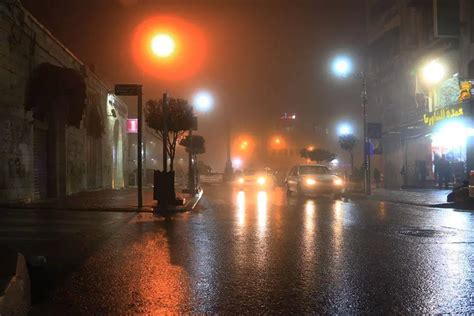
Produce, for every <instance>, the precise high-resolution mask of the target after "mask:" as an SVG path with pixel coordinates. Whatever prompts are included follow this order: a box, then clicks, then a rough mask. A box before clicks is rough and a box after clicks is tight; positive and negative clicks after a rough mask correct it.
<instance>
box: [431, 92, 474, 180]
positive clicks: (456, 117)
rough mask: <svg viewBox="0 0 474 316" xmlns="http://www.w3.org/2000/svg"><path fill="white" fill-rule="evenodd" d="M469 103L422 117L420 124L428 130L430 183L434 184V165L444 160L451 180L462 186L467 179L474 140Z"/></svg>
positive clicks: (464, 102)
mask: <svg viewBox="0 0 474 316" xmlns="http://www.w3.org/2000/svg"><path fill="white" fill-rule="evenodd" d="M471 107H472V105H471V99H470V97H469V98H466V99H465V100H463V102H461V103H458V104H456V105H453V106H448V107H444V108H440V109H438V110H435V111H433V112H429V113H425V114H424V115H423V123H424V125H425V126H426V128H427V132H428V134H427V135H426V136H427V137H428V138H429V140H430V142H431V148H430V149H431V161H430V166H429V170H428V173H429V174H430V175H431V176H430V178H431V180H436V174H435V169H436V167H435V166H436V164H437V161H438V160H439V159H441V158H442V157H445V158H446V159H447V160H448V161H449V162H450V164H451V172H452V176H453V180H454V181H456V182H458V183H459V182H462V180H464V179H465V175H466V171H467V169H466V166H467V165H472V164H468V160H472V157H471V156H472V155H469V154H468V152H469V149H470V148H469V146H470V145H468V144H470V143H471V142H470V139H471V138H472V137H474V125H473V123H472V118H471V113H472V111H471Z"/></svg>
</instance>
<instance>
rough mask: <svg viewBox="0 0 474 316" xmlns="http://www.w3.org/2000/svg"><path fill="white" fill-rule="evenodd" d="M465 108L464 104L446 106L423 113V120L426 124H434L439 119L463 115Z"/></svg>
mask: <svg viewBox="0 0 474 316" xmlns="http://www.w3.org/2000/svg"><path fill="white" fill-rule="evenodd" d="M463 115H464V110H463V108H462V106H458V107H446V108H442V109H439V110H436V111H433V112H430V113H427V114H424V115H423V122H424V123H425V124H426V125H429V126H432V125H434V124H436V123H437V122H439V121H442V120H444V119H447V118H451V117H457V116H463Z"/></svg>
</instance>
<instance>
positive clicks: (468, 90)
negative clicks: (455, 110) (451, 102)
mask: <svg viewBox="0 0 474 316" xmlns="http://www.w3.org/2000/svg"><path fill="white" fill-rule="evenodd" d="M459 86H460V91H459V97H458V101H459V103H462V102H463V101H464V100H469V99H470V98H471V95H472V83H471V82H470V81H463V82H461V84H460V85H459Z"/></svg>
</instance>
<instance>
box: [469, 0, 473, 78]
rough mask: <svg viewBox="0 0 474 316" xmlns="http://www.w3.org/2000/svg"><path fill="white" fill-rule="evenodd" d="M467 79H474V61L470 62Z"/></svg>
mask: <svg viewBox="0 0 474 316" xmlns="http://www.w3.org/2000/svg"><path fill="white" fill-rule="evenodd" d="M472 6H473V7H474V4H472ZM472 22H473V25H474V20H473V21H472ZM471 34H473V33H471ZM467 77H468V78H469V79H474V60H471V61H470V62H469V65H468V66H467Z"/></svg>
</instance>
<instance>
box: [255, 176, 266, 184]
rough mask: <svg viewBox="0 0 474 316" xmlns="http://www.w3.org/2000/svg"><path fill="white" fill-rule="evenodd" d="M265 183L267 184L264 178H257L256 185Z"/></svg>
mask: <svg viewBox="0 0 474 316" xmlns="http://www.w3.org/2000/svg"><path fill="white" fill-rule="evenodd" d="M265 182H267V180H266V179H265V177H258V179H257V183H258V184H260V185H264V184H265Z"/></svg>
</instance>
